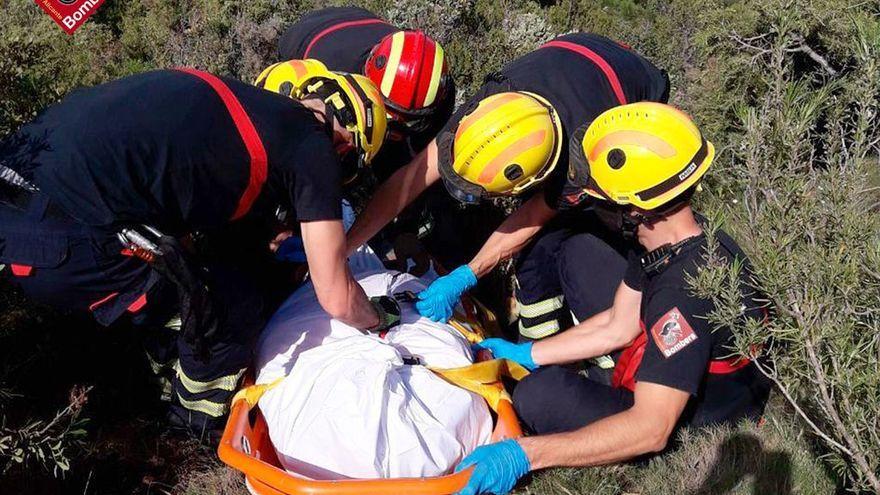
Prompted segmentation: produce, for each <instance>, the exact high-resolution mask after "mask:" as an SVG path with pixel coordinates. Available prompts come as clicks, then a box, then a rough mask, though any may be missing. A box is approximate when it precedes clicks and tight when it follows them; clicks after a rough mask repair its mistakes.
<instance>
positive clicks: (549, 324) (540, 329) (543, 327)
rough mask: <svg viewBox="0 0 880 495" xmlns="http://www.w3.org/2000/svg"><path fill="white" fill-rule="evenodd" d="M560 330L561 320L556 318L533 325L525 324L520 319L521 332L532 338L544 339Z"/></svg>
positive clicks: (524, 335)
mask: <svg viewBox="0 0 880 495" xmlns="http://www.w3.org/2000/svg"><path fill="white" fill-rule="evenodd" d="M558 331H559V322H558V321H556V320H550V321H545V322H544V323H539V324H537V325H535V326H532V327H527V326H525V325H523V322H522V320H519V334H520V335H522V336H523V337H528V338H530V339H543V338H544V337H548V336H550V335H553V334H554V333H556V332H558Z"/></svg>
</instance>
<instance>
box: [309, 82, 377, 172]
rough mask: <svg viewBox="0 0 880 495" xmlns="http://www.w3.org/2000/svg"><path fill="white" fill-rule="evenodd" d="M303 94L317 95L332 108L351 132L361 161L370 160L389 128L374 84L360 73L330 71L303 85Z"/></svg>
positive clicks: (366, 162)
mask: <svg viewBox="0 0 880 495" xmlns="http://www.w3.org/2000/svg"><path fill="white" fill-rule="evenodd" d="M304 93H305V96H308V95H312V94H314V95H318V96H320V97H321V99H323V100H324V103H326V104H327V105H328V108H332V109H333V112H334V114H335V116H336V118H337V119H338V120H339V122H340V123H341V124H342V125H343V126H345V128H346V129H348V130H349V131H351V132H352V134H353V135H354V144H355V146H356V147H357V148H358V150H359V151H360V153H361V158H362V159H363V162H364V163H365V164H369V163H370V162H372V161H373V158H375V157H376V155H377V154H378V153H379V150H380V149H381V148H382V143H384V142H385V132H386V130H387V129H388V114H387V113H386V110H385V103H384V100H383V98H382V93H381V92H380V91H379V89H378V88H377V87H376V85H375V84H373V82H372V81H370V79H369V78H367V77H366V76H362V75H360V74H348V73H343V72H333V73H330V75H329V76H328V77H327V78H326V79H321V80H319V81H317V82H315V83H310V84H308V85H306V87H305V88H304Z"/></svg>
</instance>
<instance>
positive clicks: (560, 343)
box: [532, 310, 619, 366]
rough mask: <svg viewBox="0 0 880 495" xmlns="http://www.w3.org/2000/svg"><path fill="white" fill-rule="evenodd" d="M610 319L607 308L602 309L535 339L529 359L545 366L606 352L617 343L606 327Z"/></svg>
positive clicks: (614, 347) (616, 345)
mask: <svg viewBox="0 0 880 495" xmlns="http://www.w3.org/2000/svg"><path fill="white" fill-rule="evenodd" d="M610 320H611V318H610V310H606V311H603V312H601V313H599V314H597V315H595V316H593V317H592V318H589V319H587V320H584V321H583V322H581V323H580V324H578V325H577V326H574V327H572V328H570V329H568V330H566V331H564V332H562V333H558V334H556V335H554V336H552V337H549V338H546V339H543V340H540V341H538V342H535V343H534V344H533V346H532V359H534V361H535V364H538V365H541V366H546V365H550V364H563V363H571V362H574V361H580V360H583V359H589V358H594V357H596V356H602V355H604V354H608V353H609V352H611V351H614V350H616V349H617V348H618V347H619V346H618V341H617V339H614V338H610V337H611V336H612V332H613V329H611V328H609V327H608V323H609V322H610Z"/></svg>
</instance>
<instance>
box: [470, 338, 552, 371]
mask: <svg viewBox="0 0 880 495" xmlns="http://www.w3.org/2000/svg"><path fill="white" fill-rule="evenodd" d="M533 344H534V342H523V343H522V344H514V343H513V342H509V341H507V340H504V339H498V338H491V339H485V340H483V341H481V342H477V343H476V344H474V345H473V347H474V351H478V350H480V349H486V350H488V351H490V352H491V353H492V355H493V356H495V358H496V359H509V360H511V361H513V362H515V363H517V364H519V365H522V366H523V367H524V368H526V369H528V370H529V371H531V370H533V369H535V368H537V367H538V365H537V364H535V361H534V359H532V345H533Z"/></svg>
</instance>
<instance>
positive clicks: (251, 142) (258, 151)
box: [177, 67, 269, 220]
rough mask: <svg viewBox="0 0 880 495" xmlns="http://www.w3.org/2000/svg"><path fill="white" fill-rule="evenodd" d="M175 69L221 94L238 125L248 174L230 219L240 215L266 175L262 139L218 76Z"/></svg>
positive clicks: (251, 201) (245, 210)
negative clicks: (201, 81)
mask: <svg viewBox="0 0 880 495" xmlns="http://www.w3.org/2000/svg"><path fill="white" fill-rule="evenodd" d="M177 70H179V71H181V72H186V73H187V74H192V75H194V76H196V77H198V78H199V79H201V80H203V81H205V82H206V83H208V85H209V86H211V88H213V89H214V91H215V92H216V93H217V95H218V96H220V99H221V100H223V104H224V105H226V109H227V110H228V111H229V115H230V116H231V117H232V121H233V122H234V123H235V127H236V129H238V133H239V135H240V136H241V139H242V141H244V145H245V147H246V148H247V151H248V154H249V155H250V161H251V163H250V177H249V178H248V184H247V187H245V190H244V192H243V193H242V195H241V197H240V198H239V200H238V206H237V207H236V208H235V213H233V214H232V220H236V219H238V218H241V217H243V216H244V215H245V214H246V213H247V212H248V211H249V210H250V209H251V206H253V204H254V201H256V199H257V196H259V195H260V191H261V190H262V189H263V184H264V183H265V182H266V178H267V176H268V166H269V158H268V157H267V155H266V148H265V147H263V141H262V140H261V139H260V135H259V134H258V133H257V129H256V128H255V127H254V123H253V122H251V118H250V117H248V114H247V112H245V110H244V107H242V106H241V102H240V101H238V98H236V97H235V95H234V94H232V90H230V89H229V86H227V85H226V83H224V82H223V81H222V80H220V78H219V77H217V76H215V75H213V74H209V73H207V72H203V71H200V70H196V69H191V68H188V67H179V68H178V69H177Z"/></svg>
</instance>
